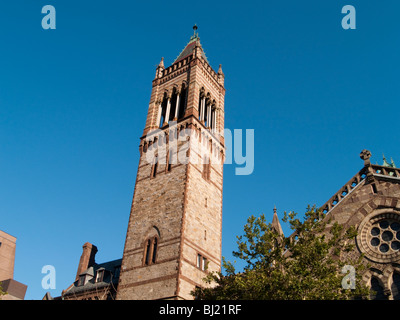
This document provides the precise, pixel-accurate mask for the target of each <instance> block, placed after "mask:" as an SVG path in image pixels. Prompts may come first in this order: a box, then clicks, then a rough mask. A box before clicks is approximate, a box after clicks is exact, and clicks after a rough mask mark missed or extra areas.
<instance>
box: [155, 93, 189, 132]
mask: <svg viewBox="0 0 400 320" xmlns="http://www.w3.org/2000/svg"><path fill="white" fill-rule="evenodd" d="M186 104H187V88H186V86H185V85H182V87H181V88H180V89H178V87H174V88H173V89H172V93H171V94H168V93H167V92H165V93H164V97H163V99H162V101H161V104H160V110H159V117H158V126H159V127H163V126H164V125H165V124H167V123H169V121H173V120H176V121H178V120H179V119H182V118H183V116H184V115H185V109H186Z"/></svg>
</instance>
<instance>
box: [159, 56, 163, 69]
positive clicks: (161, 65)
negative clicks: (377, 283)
mask: <svg viewBox="0 0 400 320" xmlns="http://www.w3.org/2000/svg"><path fill="white" fill-rule="evenodd" d="M158 67H160V68H164V57H161V61H160V63H159V64H158Z"/></svg>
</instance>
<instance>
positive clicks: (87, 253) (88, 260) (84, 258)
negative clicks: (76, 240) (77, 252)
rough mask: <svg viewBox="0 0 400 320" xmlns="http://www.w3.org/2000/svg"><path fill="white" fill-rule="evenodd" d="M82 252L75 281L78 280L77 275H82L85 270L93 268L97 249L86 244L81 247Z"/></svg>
mask: <svg viewBox="0 0 400 320" xmlns="http://www.w3.org/2000/svg"><path fill="white" fill-rule="evenodd" d="M82 248H83V252H82V255H81V259H80V260H79V265H78V271H77V272H76V278H75V280H78V279H79V275H80V274H81V273H83V272H84V271H85V270H86V269H88V268H89V267H91V266H93V265H94V263H95V261H94V257H95V255H96V252H97V247H96V246H95V245H93V244H91V243H89V242H86V243H85V244H84V245H83V246H82Z"/></svg>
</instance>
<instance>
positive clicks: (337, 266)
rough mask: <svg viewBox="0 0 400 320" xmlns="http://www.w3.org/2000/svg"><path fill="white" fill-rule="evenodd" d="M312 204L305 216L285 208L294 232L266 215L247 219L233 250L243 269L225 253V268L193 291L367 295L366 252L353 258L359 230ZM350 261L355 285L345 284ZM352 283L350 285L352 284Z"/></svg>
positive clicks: (213, 295)
mask: <svg viewBox="0 0 400 320" xmlns="http://www.w3.org/2000/svg"><path fill="white" fill-rule="evenodd" d="M324 218H325V217H323V215H322V214H321V212H319V211H317V210H316V209H315V207H309V208H308V210H307V212H306V214H305V217H304V219H303V221H301V220H300V219H298V218H297V214H295V213H292V212H291V213H288V214H287V213H286V212H285V216H284V218H283V221H284V222H288V223H289V224H290V227H291V229H292V230H293V234H292V235H291V236H290V237H284V236H283V235H279V234H278V233H277V232H276V231H275V229H274V228H273V227H272V224H271V223H267V222H266V219H265V216H264V215H263V214H262V215H261V216H260V217H258V218H256V217H254V216H251V217H249V218H248V220H247V223H246V225H245V226H244V235H242V236H238V237H237V239H238V241H237V244H238V249H237V251H234V252H233V255H234V256H235V257H237V258H239V259H241V260H243V261H244V262H245V267H244V270H243V271H242V272H236V270H235V267H234V265H233V264H232V263H231V262H228V261H226V260H225V259H224V258H223V269H224V270H225V273H224V274H222V273H221V272H211V273H209V274H208V275H207V277H206V278H205V279H204V281H205V282H206V283H207V284H208V285H206V286H204V287H203V288H197V289H196V290H195V291H194V292H192V294H193V295H194V296H195V297H197V298H198V299H205V300H215V299H216V300H219V299H221V300H245V299H246V300H253V299H254V300H320V299H327V300H336V299H354V298H366V297H368V294H369V290H368V288H367V287H366V286H365V284H364V283H363V282H362V281H361V274H362V271H363V270H364V268H365V266H364V265H363V264H362V256H357V255H356V256H357V258H351V256H352V255H351V254H349V253H351V252H352V250H353V249H354V245H355V241H354V237H355V236H356V230H355V229H354V228H353V227H351V228H349V229H347V230H344V228H343V227H342V226H340V225H339V224H337V223H331V222H330V221H329V220H328V219H324ZM345 265H350V266H352V267H354V270H355V289H345V287H346V285H343V281H344V280H343V279H344V277H345V276H346V274H342V272H341V271H342V268H343V267H344V266H345ZM347 288H348V286H347Z"/></svg>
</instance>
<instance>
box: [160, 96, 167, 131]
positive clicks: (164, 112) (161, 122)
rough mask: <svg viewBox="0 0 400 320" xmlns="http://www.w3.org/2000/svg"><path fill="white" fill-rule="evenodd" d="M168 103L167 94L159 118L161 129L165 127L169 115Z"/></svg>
mask: <svg viewBox="0 0 400 320" xmlns="http://www.w3.org/2000/svg"><path fill="white" fill-rule="evenodd" d="M167 102H168V99H167V94H166V93H164V97H163V100H162V102H161V110H160V112H161V114H160V116H159V120H160V122H159V123H158V126H159V127H160V128H161V127H162V126H163V125H164V123H165V122H166V119H165V117H166V113H167Z"/></svg>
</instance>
